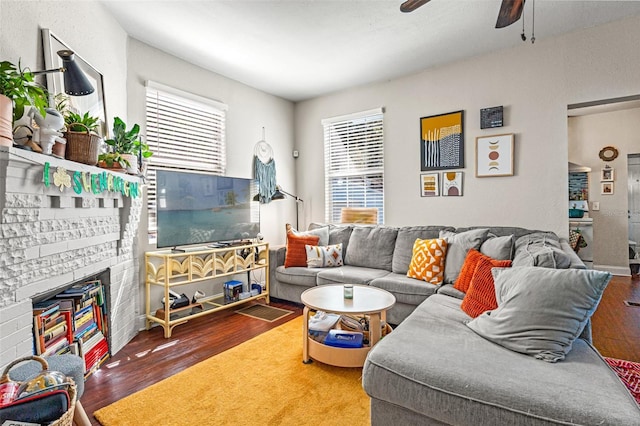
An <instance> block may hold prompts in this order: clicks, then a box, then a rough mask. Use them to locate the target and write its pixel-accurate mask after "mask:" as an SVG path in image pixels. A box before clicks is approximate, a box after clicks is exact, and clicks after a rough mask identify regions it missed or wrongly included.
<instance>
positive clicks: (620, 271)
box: [593, 265, 631, 277]
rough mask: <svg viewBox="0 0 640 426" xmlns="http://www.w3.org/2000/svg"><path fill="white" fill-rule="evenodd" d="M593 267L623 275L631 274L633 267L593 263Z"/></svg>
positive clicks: (628, 275)
mask: <svg viewBox="0 0 640 426" xmlns="http://www.w3.org/2000/svg"><path fill="white" fill-rule="evenodd" d="M593 269H596V270H598V271H606V272H611V273H612V274H613V275H618V276H621V277H630V276H631V268H629V267H624V266H612V265H593Z"/></svg>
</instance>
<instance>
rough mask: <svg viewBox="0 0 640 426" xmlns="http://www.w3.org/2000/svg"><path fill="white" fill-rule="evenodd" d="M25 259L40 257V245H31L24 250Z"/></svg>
mask: <svg viewBox="0 0 640 426" xmlns="http://www.w3.org/2000/svg"><path fill="white" fill-rule="evenodd" d="M24 257H25V260H32V259H38V258H39V257H40V247H31V248H28V249H26V250H25V251H24Z"/></svg>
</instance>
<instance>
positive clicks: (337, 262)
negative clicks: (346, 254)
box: [305, 244, 344, 268]
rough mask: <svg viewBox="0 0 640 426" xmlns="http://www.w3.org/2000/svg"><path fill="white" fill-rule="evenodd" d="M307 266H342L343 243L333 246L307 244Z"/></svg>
mask: <svg viewBox="0 0 640 426" xmlns="http://www.w3.org/2000/svg"><path fill="white" fill-rule="evenodd" d="M305 249H306V251H307V266H308V267H310V268H326V267H333V266H342V265H344V262H343V261H342V244H335V245H332V246H309V245H307V246H305Z"/></svg>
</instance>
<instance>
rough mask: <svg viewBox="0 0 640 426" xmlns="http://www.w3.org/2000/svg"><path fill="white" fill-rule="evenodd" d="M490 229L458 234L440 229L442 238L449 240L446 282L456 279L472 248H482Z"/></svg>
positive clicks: (445, 266)
mask: <svg viewBox="0 0 640 426" xmlns="http://www.w3.org/2000/svg"><path fill="white" fill-rule="evenodd" d="M488 233H489V229H487V228H481V229H472V230H470V231H465V232H460V233H459V234H456V233H455V232H451V231H440V238H445V239H446V240H447V258H446V260H445V264H444V282H445V283H446V284H451V283H454V282H455V281H456V278H458V275H459V274H460V269H462V265H463V264H464V260H465V259H466V258H467V252H468V251H469V250H471V249H472V248H474V249H476V250H480V246H481V245H482V243H483V242H484V240H486V239H487V234H488Z"/></svg>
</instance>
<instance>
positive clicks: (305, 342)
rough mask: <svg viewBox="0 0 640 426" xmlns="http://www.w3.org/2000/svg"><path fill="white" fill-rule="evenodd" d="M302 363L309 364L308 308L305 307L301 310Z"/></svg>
mask: <svg viewBox="0 0 640 426" xmlns="http://www.w3.org/2000/svg"><path fill="white" fill-rule="evenodd" d="M302 362H303V363H304V364H310V363H311V359H309V308H308V307H307V306H305V307H304V309H303V310H302Z"/></svg>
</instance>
